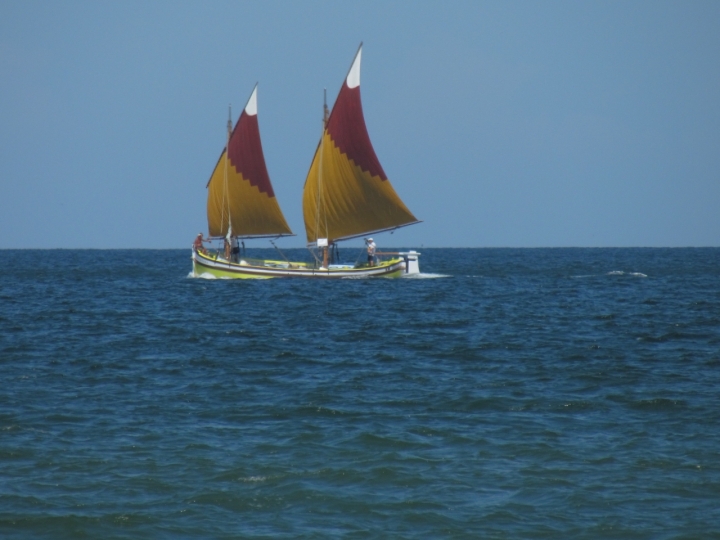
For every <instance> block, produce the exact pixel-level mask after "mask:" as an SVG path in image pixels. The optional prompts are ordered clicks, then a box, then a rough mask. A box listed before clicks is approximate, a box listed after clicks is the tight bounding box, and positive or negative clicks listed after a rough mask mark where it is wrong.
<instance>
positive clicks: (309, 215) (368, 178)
mask: <svg viewBox="0 0 720 540" xmlns="http://www.w3.org/2000/svg"><path fill="white" fill-rule="evenodd" d="M361 53H362V44H361V45H360V48H359V49H358V52H357V54H356V56H355V60H354V61H353V64H352V67H351V68H350V71H349V73H348V76H347V78H346V79H345V82H344V83H343V86H342V88H341V89H340V93H339V94H338V97H337V100H336V101H335V105H334V106H333V110H332V113H331V114H330V118H329V119H328V122H327V125H326V126H325V129H324V131H323V135H322V138H321V139H320V144H319V145H318V148H317V150H316V151H315V157H314V158H313V161H312V164H311V165H310V171H309V172H308V175H307V178H306V180H305V189H304V192H303V215H304V218H305V231H306V233H307V240H308V243H313V242H315V241H316V240H317V239H318V238H327V239H329V240H330V241H335V240H343V239H347V238H354V237H357V236H362V235H365V234H368V233H373V232H379V231H385V230H390V229H395V228H397V227H402V226H404V225H410V224H412V223H418V220H417V219H416V218H415V216H413V215H412V213H411V212H410V210H408V209H407V207H406V206H405V204H403V202H402V201H401V200H400V197H398V195H397V193H395V190H394V189H393V187H392V185H391V184H390V181H389V180H388V178H387V176H386V175H385V171H383V168H382V166H381V165H380V162H379V161H378V158H377V156H376V155H375V150H374V149H373V147H372V144H371V142H370V137H369V136H368V132H367V128H366V127H365V119H364V117H363V112H362V103H361V101H360V57H361Z"/></svg>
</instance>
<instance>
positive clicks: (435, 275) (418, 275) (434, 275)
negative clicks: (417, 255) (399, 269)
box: [402, 274, 452, 279]
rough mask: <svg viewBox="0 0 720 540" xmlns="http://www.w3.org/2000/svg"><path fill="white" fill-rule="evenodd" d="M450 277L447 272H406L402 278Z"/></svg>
mask: <svg viewBox="0 0 720 540" xmlns="http://www.w3.org/2000/svg"><path fill="white" fill-rule="evenodd" d="M448 277H452V276H450V275H448V274H408V275H406V276H403V277H402V278H403V279H436V278H448Z"/></svg>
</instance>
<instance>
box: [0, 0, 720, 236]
mask: <svg viewBox="0 0 720 540" xmlns="http://www.w3.org/2000/svg"><path fill="white" fill-rule="evenodd" d="M361 41H363V42H364V44H365V45H364V48H363V64H362V79H361V81H362V84H361V88H362V96H363V106H364V110H365V119H366V122H367V126H368V131H369V133H370V138H371V140H372V141H373V144H374V146H375V150H376V153H377V155H378V157H379V159H380V162H381V163H382V165H383V168H384V169H385V172H386V173H387V175H388V176H389V178H390V180H391V181H392V183H393V185H394V186H395V189H396V191H397V192H398V194H399V195H400V197H401V198H402V199H403V200H404V201H405V203H406V204H407V206H408V207H409V208H410V209H411V210H412V211H413V212H414V213H415V215H416V216H417V217H418V218H419V219H422V220H423V221H424V222H423V223H422V224H420V225H415V226H412V227H407V228H405V229H402V230H399V231H397V232H395V233H394V235H393V236H390V235H389V234H384V235H380V236H379V237H378V238H376V240H377V241H378V244H379V245H380V246H381V247H382V246H383V245H385V246H402V247H421V246H424V247H430V246H433V247H443V246H448V247H464V246H469V247H495V246H517V247H525V246H527V247H538V246H719V245H720V2H718V1H715V0H713V1H706V2H701V1H676V2H664V1H659V0H652V1H628V0H623V1H618V2H614V1H605V0H603V1H595V2H593V1H583V2H571V1H562V2H551V1H547V2H538V1H519V0H518V1H512V2H507V1H497V2H482V1H470V2H462V1H453V2H440V1H438V2H424V1H417V2H410V1H408V2H394V1H387V0H382V1H377V2H367V1H357V2H335V1H332V2H330V1H328V2H308V1H303V2H270V1H269V2H256V1H253V2H239V1H228V2H224V1H203V2H199V1H198V2H177V1H172V2H170V1H167V2H166V1H150V2H147V1H144V0H143V1H122V2H98V1H87V2H85V1H82V2H81V1H66V2H45V1H33V0H17V1H15V0H12V1H11V0H0V232H1V233H2V234H1V236H0V248H18V247H28V248H56V247H63V248H72V247H83V248H84V247H91V248H183V247H189V246H190V244H191V242H192V239H193V237H194V235H195V234H197V232H198V231H199V230H203V231H206V230H207V222H206V218H205V196H206V195H205V184H206V182H207V180H208V178H209V175H210V173H211V172H212V169H213V166H214V165H215V162H216V160H217V158H218V155H219V154H220V151H221V149H222V146H223V144H224V138H225V123H226V121H227V107H228V104H230V103H232V105H233V121H234V120H236V119H237V115H238V113H239V112H240V110H241V108H242V107H243V106H244V103H245V100H246V99H247V97H248V96H249V94H250V92H251V91H252V88H253V85H254V84H255V83H256V82H259V85H260V86H259V90H258V104H259V117H258V118H259V122H260V132H261V135H262V140H263V146H264V150H265V158H266V162H267V165H268V170H269V172H270V177H271V179H272V182H273V185H274V188H275V192H276V194H277V196H278V200H279V202H280V205H281V207H282V209H283V211H284V213H285V215H286V217H287V219H288V222H289V224H290V226H291V227H292V228H293V230H294V231H295V233H296V234H297V235H298V236H297V237H294V238H290V239H283V240H281V241H280V242H279V244H280V245H281V246H285V247H301V246H303V245H304V229H303V220H302V210H301V193H302V186H303V183H304V180H305V174H306V173H307V169H308V167H309V165H310V161H311V159H312V155H313V152H314V150H315V147H316V145H317V142H318V139H319V136H320V129H321V123H320V122H321V115H322V91H323V88H327V89H328V99H329V101H330V102H331V103H332V102H333V101H334V100H335V96H336V95H337V92H338V90H339V88H340V85H341V84H342V81H343V79H344V77H345V75H346V73H347V70H348V68H349V66H350V63H351V61H352V59H353V55H354V54H355V51H356V49H357V46H358V44H359V43H360V42H361Z"/></svg>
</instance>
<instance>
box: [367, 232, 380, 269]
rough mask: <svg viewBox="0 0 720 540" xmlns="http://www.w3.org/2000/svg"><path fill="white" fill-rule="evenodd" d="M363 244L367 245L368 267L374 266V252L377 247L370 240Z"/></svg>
mask: <svg viewBox="0 0 720 540" xmlns="http://www.w3.org/2000/svg"><path fill="white" fill-rule="evenodd" d="M365 243H366V244H367V253H368V266H375V250H376V249H377V246H376V245H375V242H373V239H372V238H368V239H367V240H365Z"/></svg>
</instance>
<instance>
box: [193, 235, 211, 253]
mask: <svg viewBox="0 0 720 540" xmlns="http://www.w3.org/2000/svg"><path fill="white" fill-rule="evenodd" d="M203 242H210V239H209V238H208V239H207V240H205V239H204V238H203V233H201V232H200V233H198V235H197V236H196V237H195V241H194V242H193V249H194V250H195V251H199V252H201V253H207V250H206V249H205V247H204V246H203Z"/></svg>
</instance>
